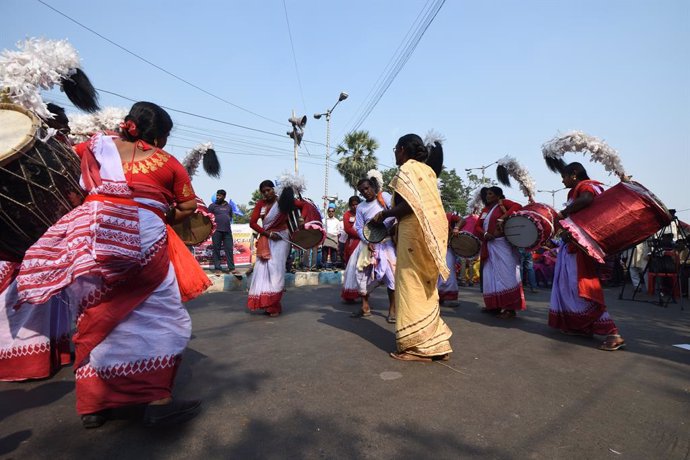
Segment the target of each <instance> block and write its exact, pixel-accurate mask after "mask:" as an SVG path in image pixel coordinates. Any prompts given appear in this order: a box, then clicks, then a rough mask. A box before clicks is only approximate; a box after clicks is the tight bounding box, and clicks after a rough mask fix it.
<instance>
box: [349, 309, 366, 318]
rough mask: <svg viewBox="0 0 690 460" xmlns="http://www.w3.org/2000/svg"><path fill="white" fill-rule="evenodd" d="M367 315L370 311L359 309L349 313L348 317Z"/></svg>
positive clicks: (363, 316)
mask: <svg viewBox="0 0 690 460" xmlns="http://www.w3.org/2000/svg"><path fill="white" fill-rule="evenodd" d="M367 316H371V311H364V310H360V311H357V312H354V313H352V314H351V315H350V318H365V317H367Z"/></svg>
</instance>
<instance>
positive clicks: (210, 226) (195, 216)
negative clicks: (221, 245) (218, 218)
mask: <svg viewBox="0 0 690 460" xmlns="http://www.w3.org/2000/svg"><path fill="white" fill-rule="evenodd" d="M192 219H193V220H199V219H201V221H202V222H204V226H208V234H207V235H206V236H205V237H204V238H203V239H200V238H199V237H197V238H195V239H193V240H187V239H185V238H183V236H182V234H180V232H179V231H178V230H177V228H176V227H179V226H181V225H182V224H183V223H184V222H185V221H186V220H192ZM171 227H172V229H173V230H174V231H175V233H176V234H177V236H179V237H180V239H181V240H182V242H183V243H184V244H187V245H190V246H194V245H197V244H201V243H203V242H204V241H206V240H207V239H208V238H209V237H210V236H211V233H212V230H213V222H211V219H210V218H209V217H208V216H205V215H203V214H201V213H197V212H195V213H193V214H192V215H191V216H189V217H187V218H186V219H185V220H183V221H182V222H178V223H176V224H175V225H171Z"/></svg>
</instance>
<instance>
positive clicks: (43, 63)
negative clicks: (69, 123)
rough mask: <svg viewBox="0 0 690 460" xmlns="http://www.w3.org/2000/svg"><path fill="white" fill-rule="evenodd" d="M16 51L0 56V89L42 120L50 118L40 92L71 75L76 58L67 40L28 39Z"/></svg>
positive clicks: (77, 65)
mask: <svg viewBox="0 0 690 460" xmlns="http://www.w3.org/2000/svg"><path fill="white" fill-rule="evenodd" d="M17 48H18V49H19V50H18V51H12V50H4V51H3V52H2V53H0V90H2V91H7V95H8V97H9V99H10V100H11V101H12V102H13V103H15V104H18V105H20V106H22V107H24V108H25V109H27V110H31V111H32V112H34V113H36V114H37V115H38V116H39V117H41V118H43V119H52V118H53V117H54V115H53V114H52V113H50V111H48V108H47V107H46V104H45V102H43V98H42V97H41V94H40V90H41V89H45V90H48V89H52V88H53V86H55V85H56V84H59V83H60V80H61V79H62V78H65V77H69V76H71V75H73V74H74V72H75V71H76V69H77V68H78V67H79V55H78V54H77V51H76V50H75V49H74V47H73V46H72V45H70V44H69V42H68V41H67V40H46V39H43V38H30V39H28V40H25V41H23V42H19V43H17Z"/></svg>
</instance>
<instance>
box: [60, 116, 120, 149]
mask: <svg viewBox="0 0 690 460" xmlns="http://www.w3.org/2000/svg"><path fill="white" fill-rule="evenodd" d="M126 116H127V110H125V109H122V108H120V107H104V108H103V109H102V110H99V111H98V112H96V113H88V114H81V113H79V114H70V115H68V118H69V128H70V135H69V138H70V140H72V142H75V143H77V142H84V141H85V140H87V139H88V138H90V137H91V136H92V135H93V134H95V133H98V132H103V131H118V130H119V128H120V123H122V121H123V120H124V119H125V117H126Z"/></svg>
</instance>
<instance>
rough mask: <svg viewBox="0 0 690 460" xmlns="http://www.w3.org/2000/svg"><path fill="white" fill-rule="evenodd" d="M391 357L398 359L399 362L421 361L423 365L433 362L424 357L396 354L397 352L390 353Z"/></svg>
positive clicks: (403, 353)
mask: <svg viewBox="0 0 690 460" xmlns="http://www.w3.org/2000/svg"><path fill="white" fill-rule="evenodd" d="M390 357H391V358H393V359H397V360H398V361H419V362H423V363H430V362H431V361H432V359H431V358H425V357H422V356H417V355H412V354H410V353H405V352H402V353H396V352H394V351H392V352H391V353H390Z"/></svg>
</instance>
